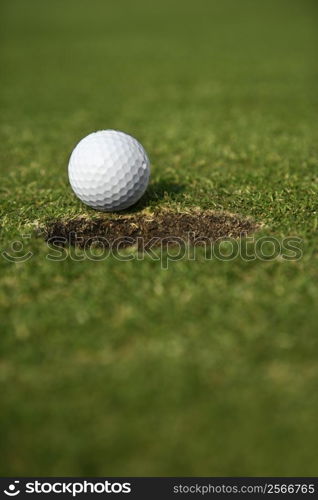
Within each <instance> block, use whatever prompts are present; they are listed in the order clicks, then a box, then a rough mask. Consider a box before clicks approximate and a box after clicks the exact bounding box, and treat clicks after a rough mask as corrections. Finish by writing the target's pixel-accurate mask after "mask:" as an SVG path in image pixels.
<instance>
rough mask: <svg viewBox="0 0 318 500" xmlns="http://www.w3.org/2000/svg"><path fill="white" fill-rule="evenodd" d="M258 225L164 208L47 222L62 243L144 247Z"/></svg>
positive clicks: (48, 235)
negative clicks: (134, 213)
mask: <svg viewBox="0 0 318 500" xmlns="http://www.w3.org/2000/svg"><path fill="white" fill-rule="evenodd" d="M256 229H257V226H256V224H255V222H253V221H252V220H251V219H248V218H243V217H240V216H238V215H232V214H227V213H214V212H203V211H200V212H199V211H193V212H190V213H175V212H171V211H162V212H155V213H153V214H151V215H148V214H139V215H130V216H116V217H109V216H106V217H104V216H101V217H100V218H97V219H96V218H94V219H91V220H89V219H87V218H84V217H79V218H76V219H70V220H56V221H52V222H50V223H48V224H47V227H46V229H45V239H46V240H47V241H49V242H50V243H54V244H59V245H75V246H79V247H84V246H90V245H94V246H98V245H99V244H100V245H103V246H109V247H112V246H114V245H116V246H120V247H121V248H125V247H129V246H134V245H137V247H138V248H140V249H142V248H147V247H149V246H152V247H155V246H157V245H162V244H166V245H170V244H176V243H177V242H178V244H180V242H184V244H190V245H191V244H195V245H200V244H204V242H206V241H209V242H215V241H216V240H220V239H228V238H239V237H244V236H246V235H248V234H251V233H253V232H254V231H255V230H256Z"/></svg>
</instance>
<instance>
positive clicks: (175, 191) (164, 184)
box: [123, 180, 185, 213]
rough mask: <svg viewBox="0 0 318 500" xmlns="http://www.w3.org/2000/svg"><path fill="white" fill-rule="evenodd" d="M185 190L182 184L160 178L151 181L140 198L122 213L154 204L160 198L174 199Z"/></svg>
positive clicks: (135, 210) (136, 210)
mask: <svg viewBox="0 0 318 500" xmlns="http://www.w3.org/2000/svg"><path fill="white" fill-rule="evenodd" d="M184 190H185V185H184V184H179V183H176V182H171V181H167V180H160V181H154V182H152V183H151V184H150V185H149V186H148V188H147V191H146V192H145V194H144V195H143V196H142V197H141V199H140V200H139V201H138V202H137V203H136V204H135V205H133V206H132V207H130V208H128V209H127V210H123V212H124V213H131V212H138V211H139V210H142V209H144V208H147V207H149V206H156V205H157V204H158V202H160V201H161V200H164V199H167V200H175V199H176V198H177V197H178V196H179V194H180V193H182V192H183V191H184Z"/></svg>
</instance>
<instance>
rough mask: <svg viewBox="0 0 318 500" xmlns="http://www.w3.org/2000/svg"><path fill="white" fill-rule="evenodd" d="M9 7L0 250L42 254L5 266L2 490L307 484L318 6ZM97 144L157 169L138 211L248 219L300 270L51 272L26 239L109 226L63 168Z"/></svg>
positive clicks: (0, 273) (3, 59) (317, 382)
mask: <svg viewBox="0 0 318 500" xmlns="http://www.w3.org/2000/svg"><path fill="white" fill-rule="evenodd" d="M0 9H1V15H0V32H1V52H0V71H1V83H0V106H1V115H0V133H1V141H0V168H1V172H0V175H1V183H0V211H1V212H0V213H1V222H0V223H1V251H7V252H9V253H11V255H13V253H12V250H10V245H11V243H12V242H13V241H15V240H20V241H23V242H24V250H23V251H22V252H20V253H19V252H17V253H16V254H14V255H16V256H18V255H22V253H23V252H32V254H33V256H32V257H31V258H30V259H28V260H27V262H20V263H14V262H10V261H9V260H8V259H7V258H5V256H4V255H3V254H2V256H1V258H0V283H1V291H0V307H1V323H0V324H1V343H0V349H1V361H0V382H1V386H2V388H1V413H0V424H1V425H0V428H1V440H0V443H1V444H0V448H1V453H0V473H1V475H222V476H227V475H317V471H318V456H317V448H318V433H317V414H318V391H317V387H318V365H317V358H318V334H317V323H318V312H317V302H318V285H317V283H318V263H317V250H318V242H317V227H318V213H317V201H318V199H317V195H318V147H317V144H318V133H317V111H318V99H317V83H318V72H317V28H316V27H317V17H318V9H317V6H316V4H315V1H311V0H275V1H274V0H267V1H266V2H263V1H261V0H253V1H252V0H251V1H249V0H241V1H236V0H232V1H231V0H225V1H216V0H211V1H204V0H198V1H197V2H188V1H182V2H181V0H180V2H177V1H172V2H171V1H170V2H168V1H167V0H163V1H161V2H160V3H159V2H156V3H155V4H154V3H152V2H148V1H146V0H143V1H139V0H136V1H134V2H130V1H128V0H124V1H123V2H118V1H115V0H108V1H101V0H100V1H98V0H90V1H89V0H82V1H75V0H67V1H66V2H62V1H60V0H57V1H55V2H50V1H49V0H29V1H28V2H26V1H25V0H3V1H2V2H1V7H0ZM103 128H115V129H121V130H124V131H126V132H128V133H131V134H132V135H134V136H136V137H137V138H138V139H139V140H140V141H141V142H142V143H143V145H144V146H145V148H146V150H147V151H148V152H149V155H150V158H151V161H152V165H153V168H152V181H151V185H150V188H149V191H148V194H147V195H146V196H145V198H144V199H143V200H142V201H141V202H140V204H139V205H137V207H135V208H134V209H133V213H136V212H138V213H139V212H145V213H150V214H151V213H152V212H153V211H154V210H155V209H157V208H165V209H166V208H169V209H171V210H172V211H183V210H190V209H192V208H194V207H196V208H198V207H199V208H201V209H209V210H211V209H212V210H226V211H229V212H232V213H236V214H240V215H244V216H245V215H247V216H251V217H253V218H254V219H255V221H256V222H257V223H260V224H262V229H261V231H260V232H259V233H257V235H256V237H257V238H259V237H260V236H264V235H265V236H275V237H277V238H278V239H279V241H283V238H285V237H288V236H297V237H299V238H301V241H302V243H301V248H302V252H303V256H302V258H301V259H299V260H297V261H286V260H283V259H281V258H279V259H275V260H273V261H261V260H253V261H250V262H245V261H243V260H242V259H240V258H237V259H234V260H233V261H226V262H223V261H220V260H216V259H213V260H206V259H205V258H204V253H203V251H201V252H200V251H198V253H197V255H196V259H195V260H187V259H183V260H179V261H174V262H170V263H169V267H168V269H167V270H165V269H162V262H160V261H153V260H151V259H150V258H147V257H146V258H145V259H144V260H137V259H133V260H131V261H127V262H120V261H118V260H116V259H115V258H114V257H110V258H108V259H106V260H104V261H99V262H96V261H92V260H88V259H86V260H74V254H72V255H73V259H71V258H70V256H67V258H66V259H65V260H63V261H61V262H54V261H50V260H48V259H47V258H46V256H47V254H48V253H49V252H50V250H49V249H48V247H47V245H46V243H45V242H44V241H43V239H42V238H40V237H37V236H36V234H35V233H36V231H35V228H36V227H38V226H41V225H44V224H45V223H46V222H47V221H50V220H52V219H59V218H66V219H69V218H71V217H75V216H77V215H82V216H85V217H98V216H99V215H98V214H97V213H96V212H93V211H91V210H90V209H88V208H85V207H84V206H83V205H82V204H81V203H80V202H79V201H78V200H76V199H75V197H74V195H73V194H72V192H71V190H70V188H69V185H68V181H67V174H66V165H67V162H68V156H69V154H70V152H71V150H72V148H73V147H74V145H75V144H76V143H77V142H78V141H79V139H80V138H82V137H83V136H85V135H87V134H88V133H90V132H91V131H93V130H98V129H103ZM127 213H130V212H129V211H128V212H127ZM22 235H30V238H24V239H23V240H22ZM6 255H7V254H6Z"/></svg>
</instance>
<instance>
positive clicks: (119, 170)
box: [68, 130, 150, 212]
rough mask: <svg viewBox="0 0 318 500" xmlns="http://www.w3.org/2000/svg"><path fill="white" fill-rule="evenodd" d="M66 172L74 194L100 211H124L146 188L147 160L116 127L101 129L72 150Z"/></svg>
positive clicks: (141, 150) (147, 175)
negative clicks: (113, 128)
mask: <svg viewBox="0 0 318 500" xmlns="http://www.w3.org/2000/svg"><path fill="white" fill-rule="evenodd" d="M68 175H69V180H70V184H71V186H72V189H73V191H74V193H75V194H76V196H78V198H79V199H80V200H82V201H83V202H84V203H86V205H89V206H90V207H92V208H95V209H96V210H102V211H103V212H111V211H117V210H124V209H125V208H128V207H130V206H131V205H133V204H134V203H136V202H137V201H138V200H139V199H140V198H141V196H142V195H143V194H144V192H145V191H146V189H147V186H148V182H149V176H150V162H149V159H148V157H147V154H146V152H145V150H144V148H143V147H142V145H141V144H140V143H139V142H138V141H137V140H136V139H134V138H133V137H131V136H130V135H128V134H125V133H124V132H119V131H117V130H100V131H98V132H93V133H92V134H89V135H87V136H86V137H84V139H82V140H81V141H80V142H79V143H78V144H77V146H76V147H75V149H74V150H73V152H72V154H71V157H70V161H69V165H68Z"/></svg>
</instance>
